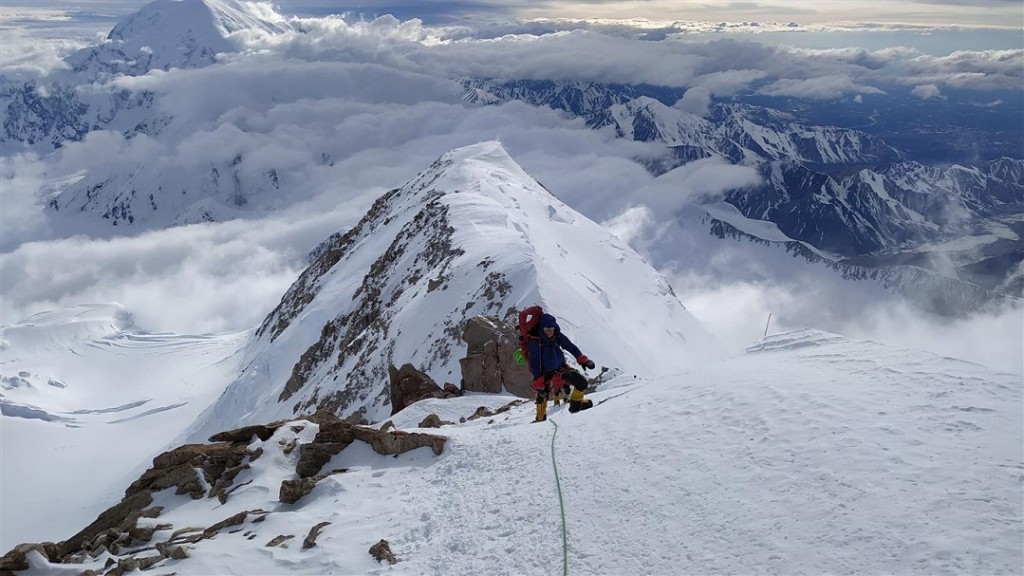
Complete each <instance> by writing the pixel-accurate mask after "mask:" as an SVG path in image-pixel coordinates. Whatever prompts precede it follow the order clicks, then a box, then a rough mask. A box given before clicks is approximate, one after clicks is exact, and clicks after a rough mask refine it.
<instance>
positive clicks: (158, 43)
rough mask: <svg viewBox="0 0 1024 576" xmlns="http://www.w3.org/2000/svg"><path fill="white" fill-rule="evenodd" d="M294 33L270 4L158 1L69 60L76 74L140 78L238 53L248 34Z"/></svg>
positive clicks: (236, 0) (227, 0)
mask: <svg viewBox="0 0 1024 576" xmlns="http://www.w3.org/2000/svg"><path fill="white" fill-rule="evenodd" d="M288 29H290V26H289V25H288V23H287V22H286V21H285V19H284V17H283V16H281V15H280V14H278V13H276V12H274V11H273V10H272V9H270V8H269V7H268V6H267V5H264V4H260V3H256V2H246V1H244V0H156V1H155V2H151V3H149V4H146V5H145V6H143V7H142V8H141V9H139V11H138V12H135V13H134V14H132V15H131V16H128V17H127V18H125V19H124V20H121V21H120V22H118V23H117V24H116V25H115V26H114V28H113V29H112V30H111V31H110V34H108V35H107V40H108V42H107V43H105V44H102V45H100V46H93V47H90V48H84V49H82V50H79V51H78V52H75V53H74V54H72V55H71V56H69V57H68V59H67V61H68V63H69V65H70V66H71V69H72V71H74V72H76V73H86V74H90V73H91V74H102V73H109V74H129V75H141V74H145V73H147V72H149V71H150V70H153V69H162V70H168V69H171V68H199V67H202V66H207V65H209V64H212V63H213V62H214V61H215V59H216V56H217V54H220V53H223V52H235V51H237V50H238V49H239V47H240V40H239V37H240V36H242V35H244V34H253V35H269V34H277V33H281V32H284V31H286V30H288Z"/></svg>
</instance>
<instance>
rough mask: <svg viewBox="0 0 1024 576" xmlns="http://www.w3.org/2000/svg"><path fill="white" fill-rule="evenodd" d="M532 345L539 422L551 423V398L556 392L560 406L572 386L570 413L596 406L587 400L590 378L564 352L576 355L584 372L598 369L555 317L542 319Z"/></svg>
mask: <svg viewBox="0 0 1024 576" xmlns="http://www.w3.org/2000/svg"><path fill="white" fill-rule="evenodd" d="M528 344H529V354H528V357H529V360H530V372H531V373H532V374H533V389H534V390H536V391H537V398H536V404H537V419H536V420H535V421H536V422H543V421H544V420H547V406H548V396H549V395H551V394H552V392H554V393H555V399H556V403H557V401H558V399H559V398H560V397H561V395H562V394H563V393H564V389H565V388H567V387H568V386H572V388H573V390H572V392H571V394H569V412H571V413H576V412H579V411H580V410H586V409H587V408H590V407H591V406H593V405H594V404H593V402H591V401H590V400H585V399H584V398H583V394H584V392H586V390H587V378H586V377H585V376H584V375H583V374H580V372H579V371H578V370H576V369H575V368H572V367H570V366H569V365H568V364H566V363H565V355H564V354H563V353H562V349H563V348H564V349H565V350H567V351H568V352H569V353H570V354H572V355H573V357H575V358H576V362H578V363H579V365H580V366H581V367H582V368H583V369H584V370H587V369H590V368H594V361H593V360H590V359H589V358H587V357H586V356H585V355H584V354H583V353H582V352H580V349H579V348H577V347H576V345H575V344H573V343H572V341H571V340H569V338H568V337H567V336H566V335H565V334H562V331H561V330H560V329H559V328H558V322H557V321H556V320H555V317H554V316H552V315H550V314H544V315H542V316H541V317H540V330H539V332H538V334H537V338H531V339H530V340H529V343H528Z"/></svg>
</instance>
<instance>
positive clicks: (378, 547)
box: [370, 539, 398, 564]
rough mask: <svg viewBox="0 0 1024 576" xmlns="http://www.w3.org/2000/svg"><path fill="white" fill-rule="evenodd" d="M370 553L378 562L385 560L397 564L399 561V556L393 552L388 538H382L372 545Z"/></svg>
mask: <svg viewBox="0 0 1024 576" xmlns="http://www.w3.org/2000/svg"><path fill="white" fill-rule="evenodd" d="M370 555H371V556H373V557H374V558H375V559H376V560H377V561H378V562H383V561H385V560H387V561H388V564H396V563H397V562H398V558H396V557H395V555H394V553H392V552H391V545H390V544H388V541H387V540H383V539H382V540H381V541H380V542H377V543H376V544H374V545H373V546H370Z"/></svg>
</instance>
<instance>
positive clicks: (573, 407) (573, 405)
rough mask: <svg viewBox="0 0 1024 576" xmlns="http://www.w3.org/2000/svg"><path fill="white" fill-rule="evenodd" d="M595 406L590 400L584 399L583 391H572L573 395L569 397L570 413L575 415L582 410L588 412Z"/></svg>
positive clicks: (576, 389) (574, 389) (575, 389)
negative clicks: (588, 409)
mask: <svg viewBox="0 0 1024 576" xmlns="http://www.w3.org/2000/svg"><path fill="white" fill-rule="evenodd" d="M593 405H594V403H593V402H591V401H590V400H584V399H583V390H580V389H578V388H573V389H572V394H570V395H569V412H570V413H572V414H575V413H576V412H579V411H580V410H586V409H587V408H590V407H592V406H593Z"/></svg>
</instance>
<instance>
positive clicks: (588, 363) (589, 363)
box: [576, 354, 595, 370]
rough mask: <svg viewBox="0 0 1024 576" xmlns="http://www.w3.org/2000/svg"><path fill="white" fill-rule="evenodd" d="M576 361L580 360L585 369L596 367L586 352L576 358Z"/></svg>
mask: <svg viewBox="0 0 1024 576" xmlns="http://www.w3.org/2000/svg"><path fill="white" fill-rule="evenodd" d="M576 362H579V365H580V366H582V367H583V369H584V370H587V369H593V368H594V367H595V364H594V361H593V360H591V359H590V358H587V355H586V354H582V355H580V357H579V358H577V359H576Z"/></svg>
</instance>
